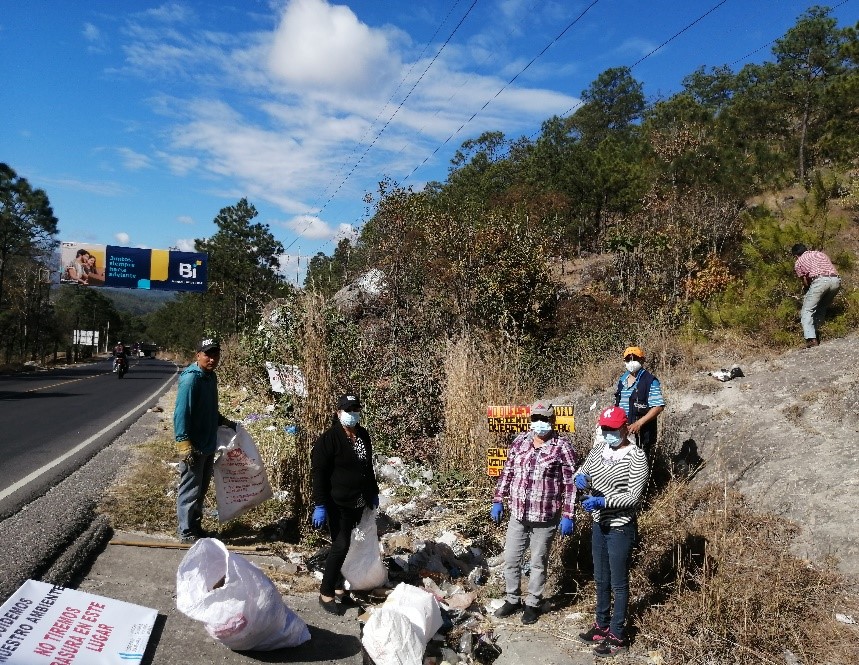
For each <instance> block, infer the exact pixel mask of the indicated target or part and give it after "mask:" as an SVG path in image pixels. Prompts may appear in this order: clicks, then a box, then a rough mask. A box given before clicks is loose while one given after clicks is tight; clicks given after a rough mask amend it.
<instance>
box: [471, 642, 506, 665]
mask: <svg viewBox="0 0 859 665" xmlns="http://www.w3.org/2000/svg"><path fill="white" fill-rule="evenodd" d="M472 655H473V656H474V660H475V661H476V662H478V663H481V665H491V663H494V662H495V661H496V660H497V659H498V656H500V655H501V647H499V646H498V645H497V644H495V642H494V641H492V638H491V637H489V636H488V635H481V636H480V638H479V639H478V640H477V644H475V645H474V651H473V652H472Z"/></svg>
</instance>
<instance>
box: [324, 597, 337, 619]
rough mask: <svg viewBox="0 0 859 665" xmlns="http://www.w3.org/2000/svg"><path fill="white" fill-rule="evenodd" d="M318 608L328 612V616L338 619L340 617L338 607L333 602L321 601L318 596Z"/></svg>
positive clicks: (335, 602)
mask: <svg viewBox="0 0 859 665" xmlns="http://www.w3.org/2000/svg"><path fill="white" fill-rule="evenodd" d="M319 606H320V607H321V608H322V609H323V610H325V611H326V612H328V614H334V615H335V616H338V617H339V616H340V606H339V605H338V604H337V601H335V600H322V596H319Z"/></svg>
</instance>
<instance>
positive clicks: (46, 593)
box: [0, 580, 158, 665]
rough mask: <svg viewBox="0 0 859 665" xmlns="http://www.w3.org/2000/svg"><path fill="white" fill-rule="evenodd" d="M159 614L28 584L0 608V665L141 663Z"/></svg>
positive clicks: (115, 602) (105, 599) (91, 596)
mask: <svg viewBox="0 0 859 665" xmlns="http://www.w3.org/2000/svg"><path fill="white" fill-rule="evenodd" d="M157 616H158V612H157V611H155V610H152V609H149V608H148V607H141V606H140V605H132V604H131V603H125V602H123V601H121V600H114V599H112V598H104V597H102V596H95V595H92V594H89V593H85V592H83V591H75V590H74V589H66V588H64V587H61V586H54V585H52V584H48V583H46V582H36V581H34V580H27V581H26V582H24V584H22V585H21V587H20V588H19V589H18V591H16V592H15V593H14V594H12V596H11V597H10V598H9V600H7V601H6V602H5V603H4V604H3V606H2V607H0V663H13V664H16V665H38V664H39V663H44V664H45V665H107V664H110V665H119V664H120V663H139V662H140V661H141V660H142V659H143V652H144V651H146V643H147V642H148V641H149V635H150V634H151V633H152V627H153V626H154V625H155V618H156V617H157Z"/></svg>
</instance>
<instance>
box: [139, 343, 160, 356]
mask: <svg viewBox="0 0 859 665" xmlns="http://www.w3.org/2000/svg"><path fill="white" fill-rule="evenodd" d="M157 353H158V345H157V344H146V343H141V344H140V355H142V356H143V357H145V358H154V357H155V355H156V354H157Z"/></svg>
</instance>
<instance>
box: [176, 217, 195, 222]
mask: <svg viewBox="0 0 859 665" xmlns="http://www.w3.org/2000/svg"><path fill="white" fill-rule="evenodd" d="M176 221H177V222H179V223H180V224H193V223H194V218H193V217H190V216H188V215H179V216H178V217H177V218H176Z"/></svg>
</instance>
